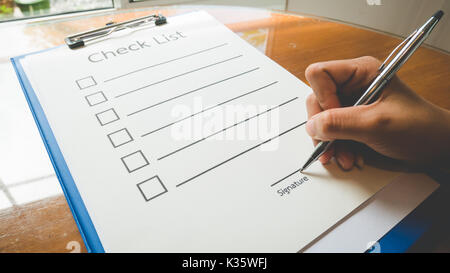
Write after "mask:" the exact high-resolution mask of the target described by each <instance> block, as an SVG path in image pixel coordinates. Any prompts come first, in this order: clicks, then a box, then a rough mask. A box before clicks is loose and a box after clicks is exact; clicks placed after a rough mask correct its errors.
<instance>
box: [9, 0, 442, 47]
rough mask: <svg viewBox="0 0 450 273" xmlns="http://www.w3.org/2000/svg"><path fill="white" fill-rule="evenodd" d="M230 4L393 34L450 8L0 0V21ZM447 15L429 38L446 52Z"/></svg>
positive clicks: (426, 4) (256, 0)
mask: <svg viewBox="0 0 450 273" xmlns="http://www.w3.org/2000/svg"><path fill="white" fill-rule="evenodd" d="M181 4H184V5H186V4H188V5H229V6H247V7H259V8H265V9H271V10H279V11H284V12H291V13H299V14H305V15H313V16H318V17H325V18H328V19H331V20H336V21H340V22H345V23H348V24H355V25H359V26H363V27H367V28H371V29H374V30H378V31H381V32H386V33H390V34H393V35H396V36H402V37H404V36H405V35H408V34H409V33H410V32H411V31H412V30H413V29H414V27H415V26H418V25H420V24H422V23H423V22H424V20H426V19H427V18H428V17H429V16H430V15H431V14H433V13H434V12H435V11H436V10H438V9H442V10H444V12H446V13H447V14H450V1H449V0H340V1H335V0H197V1H195V0H97V1H89V0H0V22H12V21H17V20H24V19H31V18H41V19H42V18H49V17H51V16H64V15H65V16H77V15H79V14H82V13H84V14H85V13H88V12H95V13H99V12H102V11H108V10H111V9H130V8H144V7H152V6H164V5H181ZM449 18H450V17H449V16H445V17H444V22H441V23H440V25H444V26H443V27H442V26H440V28H439V29H438V30H436V31H435V32H434V33H433V35H432V37H430V38H429V39H428V41H427V43H428V44H429V45H431V46H433V47H436V48H438V49H440V50H444V51H446V52H447V53H448V52H450V35H444V33H449V31H450V19H449Z"/></svg>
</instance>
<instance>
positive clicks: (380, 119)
mask: <svg viewBox="0 0 450 273" xmlns="http://www.w3.org/2000/svg"><path fill="white" fill-rule="evenodd" d="M380 64H381V63H380V62H379V61H378V60H377V59H375V58H373V57H361V58H357V59H351V60H340V61H329V62H322V63H315V64H312V65H310V66H309V67H308V68H307V69H306V72H305V75H306V79H307V80H308V82H309V83H310V85H311V87H312V89H313V91H314V93H312V94H311V95H309V97H308V99H307V102H306V104H307V109H308V122H307V124H306V131H307V132H308V134H309V135H310V136H311V137H312V139H313V142H314V145H316V144H317V143H318V141H329V140H350V141H356V142H361V143H363V144H365V145H367V146H369V147H370V148H372V149H373V150H375V151H376V152H378V153H380V154H383V155H385V156H388V157H391V158H394V159H398V160H404V161H408V162H413V163H417V164H434V163H437V164H441V165H442V164H447V165H448V162H449V160H450V111H447V110H445V109H442V108H439V107H437V106H435V105H433V104H431V103H429V102H427V101H425V100H424V99H423V98H421V97H420V96H418V95H417V94H416V93H414V92H413V91H412V90H411V89H410V88H408V87H407V86H406V85H405V84H404V83H402V82H401V81H400V79H399V78H397V77H394V78H392V80H391V81H390V83H389V84H388V85H387V86H386V87H385V89H384V90H383V91H382V94H381V95H380V97H379V98H378V99H377V100H376V101H375V102H373V103H371V104H369V105H362V106H356V107H353V106H352V107H348V106H349V105H353V104H354V102H355V101H356V99H358V98H359V97H360V96H361V94H362V92H364V91H365V88H367V86H368V85H369V84H370V83H371V81H372V80H373V78H374V77H375V76H376V74H377V70H378V67H379V66H380ZM443 91H445V92H447V91H449V90H430V92H443ZM353 146H354V145H352V143H351V142H349V141H341V142H336V143H334V144H333V146H332V148H331V149H330V150H329V151H327V152H326V153H324V154H323V155H322V156H321V157H320V159H319V160H320V162H322V163H323V164H326V163H328V162H329V160H330V159H331V158H332V157H333V156H334V157H335V158H336V159H337V162H338V164H339V165H340V166H341V167H342V168H343V169H344V170H349V169H351V168H352V167H353V166H354V165H355V162H356V161H359V160H360V156H361V155H358V154H357V151H355V149H352V147H353Z"/></svg>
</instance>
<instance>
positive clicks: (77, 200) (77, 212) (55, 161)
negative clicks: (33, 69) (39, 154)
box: [11, 48, 439, 253]
mask: <svg viewBox="0 0 450 273" xmlns="http://www.w3.org/2000/svg"><path fill="white" fill-rule="evenodd" d="M53 49H54V48H53ZM48 50H52V49H47V50H43V51H38V52H34V53H30V54H26V55H22V56H18V57H14V58H11V62H12V64H13V66H14V69H15V71H16V74H17V77H18V79H19V82H20V85H21V87H22V90H23V93H24V94H25V98H26V100H27V102H28V106H29V107H30V110H31V113H32V114H33V118H34V120H35V122H36V125H37V127H38V129H39V133H40V135H41V138H42V140H43V142H44V145H45V148H46V150H47V153H48V155H49V157H50V160H51V162H52V165H53V168H54V169H55V173H56V175H57V177H58V180H59V182H60V184H61V188H62V190H63V192H64V195H65V197H66V199H67V202H68V204H69V207H70V210H71V211H72V214H73V217H74V219H75V222H76V224H77V226H78V229H79V231H80V233H81V237H82V238H83V240H84V243H85V245H86V249H87V251H88V252H94V253H103V252H105V250H104V249H103V246H102V243H101V241H100V238H99V236H98V234H97V231H96V230H95V227H94V224H93V223H92V220H91V218H90V216H89V213H88V211H87V209H86V207H85V205H84V202H83V199H82V198H81V196H80V193H79V192H78V189H77V187H76V184H75V182H74V180H73V178H72V175H71V174H70V171H69V168H68V167H67V164H66V161H65V160H64V157H63V155H62V153H61V150H60V148H59V146H58V143H57V142H56V139H55V136H54V135H53V132H52V129H51V128H50V125H49V123H48V120H47V117H46V116H45V114H44V111H43V109H42V107H41V104H40V103H39V100H38V98H37V96H36V94H35V92H34V90H33V87H32V86H31V83H30V81H29V80H28V77H27V75H26V73H25V71H24V70H23V67H22V65H21V63H20V60H21V59H23V58H24V57H26V56H28V55H33V54H39V53H41V52H44V51H48ZM437 191H439V190H437ZM434 195H435V193H433V194H432V195H431V197H429V198H428V199H430V198H432V197H433V196H434ZM428 199H427V200H428ZM427 200H426V201H425V202H423V204H421V205H419V207H418V208H416V209H415V210H414V211H413V212H412V213H410V214H409V215H408V216H407V217H405V218H404V219H403V220H402V221H401V222H400V223H399V224H397V225H396V226H395V227H394V228H393V229H392V230H390V231H389V232H388V233H387V234H386V235H384V236H383V237H382V238H381V239H380V240H379V241H378V243H379V244H378V245H377V246H374V247H373V248H372V249H369V250H367V251H366V252H367V253H401V252H405V251H407V250H408V248H409V247H410V246H412V245H413V244H414V242H416V241H417V240H418V239H419V238H420V237H421V235H423V234H424V233H425V232H426V231H427V230H428V229H429V228H430V226H431V219H429V217H426V216H425V215H426V212H424V211H428V209H429V208H428V209H427V208H426V206H425V205H426V204H424V203H427ZM424 207H425V208H424ZM428 207H429V206H428Z"/></svg>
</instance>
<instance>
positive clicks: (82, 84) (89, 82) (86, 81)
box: [76, 76, 97, 90]
mask: <svg viewBox="0 0 450 273" xmlns="http://www.w3.org/2000/svg"><path fill="white" fill-rule="evenodd" d="M76 82H77V85H78V88H80V90H83V89H86V88H88V87H91V86H94V85H97V82H96V81H95V80H94V77H92V76H89V77H86V78H82V79H79V80H76Z"/></svg>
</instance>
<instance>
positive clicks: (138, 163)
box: [121, 150, 150, 173]
mask: <svg viewBox="0 0 450 273" xmlns="http://www.w3.org/2000/svg"><path fill="white" fill-rule="evenodd" d="M121 160H122V162H123V164H124V165H125V168H126V169H127V171H128V172H129V173H132V172H134V171H137V170H139V169H141V168H143V167H145V166H147V165H148V164H150V163H148V160H147V158H145V156H144V154H143V153H142V151H140V150H139V151H137V152H134V153H131V154H129V155H126V156H124V157H122V158H121Z"/></svg>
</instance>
